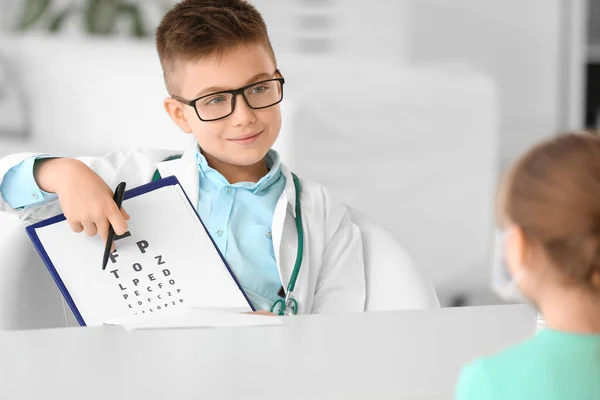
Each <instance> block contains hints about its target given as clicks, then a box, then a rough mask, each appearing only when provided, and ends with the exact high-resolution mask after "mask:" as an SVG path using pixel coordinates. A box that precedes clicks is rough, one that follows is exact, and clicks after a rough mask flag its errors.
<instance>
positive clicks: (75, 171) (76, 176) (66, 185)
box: [34, 158, 129, 251]
mask: <svg viewBox="0 0 600 400" xmlns="http://www.w3.org/2000/svg"><path fill="white" fill-rule="evenodd" d="M34 175H35V180H36V182H37V184H38V186H39V187H40V189H42V190H44V191H46V192H49V193H56V194H57V195H58V198H59V200H60V205H61V208H62V210H63V213H64V214H65V217H66V218H67V221H68V222H69V224H70V225H71V229H72V230H73V231H74V232H77V233H79V232H83V231H85V234H86V235H88V236H95V235H96V234H99V235H100V237H101V238H102V241H103V242H104V243H106V240H107V238H108V229H109V226H110V225H112V226H113V228H114V230H115V233H116V234H117V235H122V234H124V233H125V232H127V222H126V221H127V220H128V219H129V214H127V212H126V211H125V210H124V209H123V208H121V210H119V208H118V207H117V204H116V203H115V202H114V200H113V191H112V189H111V188H110V187H108V185H107V184H106V183H105V182H104V180H102V178H100V176H98V175H97V174H96V173H95V172H94V171H92V170H91V169H90V168H89V167H88V166H87V165H85V164H84V163H82V162H81V161H79V160H74V159H68V158H54V159H45V160H39V161H36V164H35V168H34ZM109 224H110V225H109ZM113 251H114V243H113Z"/></svg>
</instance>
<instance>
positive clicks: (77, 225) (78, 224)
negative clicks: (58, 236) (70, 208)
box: [69, 221, 83, 233]
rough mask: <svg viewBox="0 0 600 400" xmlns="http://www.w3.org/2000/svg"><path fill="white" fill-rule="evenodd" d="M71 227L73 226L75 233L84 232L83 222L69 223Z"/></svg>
mask: <svg viewBox="0 0 600 400" xmlns="http://www.w3.org/2000/svg"><path fill="white" fill-rule="evenodd" d="M69 225H71V230H72V231H73V232H75V233H81V232H83V225H81V222H77V221H76V222H71V221H69Z"/></svg>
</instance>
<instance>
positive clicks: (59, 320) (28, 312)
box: [0, 213, 67, 330]
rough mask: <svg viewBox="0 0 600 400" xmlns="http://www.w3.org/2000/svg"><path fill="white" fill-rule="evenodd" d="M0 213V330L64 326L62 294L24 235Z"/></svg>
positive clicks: (12, 219) (22, 229) (16, 221)
mask: <svg viewBox="0 0 600 400" xmlns="http://www.w3.org/2000/svg"><path fill="white" fill-rule="evenodd" d="M26 226H27V225H26V223H25V222H23V221H21V220H19V219H17V218H16V217H14V216H12V215H9V214H6V213H0V330H19V329H38V328H56V327H62V326H65V313H66V311H67V310H65V309H64V308H63V301H62V295H61V294H60V291H59V290H58V288H57V286H56V285H55V283H54V281H53V279H52V277H51V276H50V274H49V273H48V271H47V269H46V267H45V266H44V263H43V262H42V260H41V258H40V257H39V255H38V254H37V251H36V250H35V248H34V247H33V244H32V243H31V241H30V240H29V237H28V236H27V233H26V232H25V227H26Z"/></svg>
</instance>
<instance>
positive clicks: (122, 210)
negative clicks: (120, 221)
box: [121, 208, 131, 221]
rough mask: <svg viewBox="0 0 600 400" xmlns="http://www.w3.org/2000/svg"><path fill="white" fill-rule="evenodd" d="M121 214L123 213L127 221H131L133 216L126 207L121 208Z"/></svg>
mask: <svg viewBox="0 0 600 400" xmlns="http://www.w3.org/2000/svg"><path fill="white" fill-rule="evenodd" d="M121 215H123V218H125V221H129V218H131V217H130V216H129V214H127V211H125V209H124V208H121Z"/></svg>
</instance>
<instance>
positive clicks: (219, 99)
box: [171, 78, 285, 122]
mask: <svg viewBox="0 0 600 400" xmlns="http://www.w3.org/2000/svg"><path fill="white" fill-rule="evenodd" d="M284 83H285V79H283V78H275V79H268V80H266V81H260V82H257V83H253V84H251V85H248V86H244V87H243V88H239V89H235V90H223V91H222V92H216V93H211V94H207V95H204V96H202V97H198V98H197V99H194V100H186V99H184V98H181V97H179V96H174V95H171V97H172V98H173V99H175V100H177V101H179V102H181V103H183V104H186V105H188V106H191V107H194V110H196V114H197V115H198V118H200V120H201V121H204V122H210V121H217V120H219V119H223V118H227V117H229V116H230V115H231V114H233V111H234V110H235V99H236V98H237V95H238V94H241V95H242V97H243V98H244V101H245V102H246V104H248V107H250V108H252V109H253V110H260V109H263V108H268V107H273V106H274V105H275V104H278V103H280V102H281V100H283V84H284Z"/></svg>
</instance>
